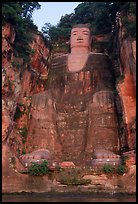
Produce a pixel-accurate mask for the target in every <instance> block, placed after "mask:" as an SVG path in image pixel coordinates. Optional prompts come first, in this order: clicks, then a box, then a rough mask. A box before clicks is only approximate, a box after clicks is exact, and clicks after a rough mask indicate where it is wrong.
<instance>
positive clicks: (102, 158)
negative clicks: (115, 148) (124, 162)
mask: <svg viewBox="0 0 138 204" xmlns="http://www.w3.org/2000/svg"><path fill="white" fill-rule="evenodd" d="M91 164H92V166H93V167H102V166H104V165H105V164H109V165H111V166H114V167H115V166H119V165H120V164H121V158H120V155H117V154H115V153H113V152H111V151H109V150H104V149H98V150H95V151H94V152H93V159H92V163H91Z"/></svg>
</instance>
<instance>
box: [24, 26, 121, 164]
mask: <svg viewBox="0 0 138 204" xmlns="http://www.w3.org/2000/svg"><path fill="white" fill-rule="evenodd" d="M91 41H92V37H91V31H90V28H89V25H88V24H77V25H75V26H74V27H73V28H72V30H71V40H70V45H71V46H70V47H71V52H70V53H69V54H65V55H62V56H59V57H56V58H53V59H52V61H51V67H50V71H49V76H48V81H47V89H46V90H45V91H44V92H41V93H38V94H35V95H34V96H33V98H32V106H31V112H30V115H31V117H30V124H29V133H28V138H27V142H26V150H27V151H28V153H31V152H33V151H36V150H38V149H48V150H49V151H50V152H51V154H52V155H53V158H55V159H56V160H58V161H65V160H70V161H73V162H74V163H76V164H86V163H87V162H89V163H90V164H91V165H93V166H96V165H97V166H98V165H103V164H105V163H109V164H114V165H118V164H119V163H120V158H119V155H118V151H119V136H118V124H117V116H116V107H115V102H114V79H113V70H112V67H111V62H110V60H109V57H108V55H107V54H104V53H93V52H91ZM24 158H25V155H24ZM28 159H29V157H28Z"/></svg>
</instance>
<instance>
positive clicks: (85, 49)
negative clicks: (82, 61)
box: [71, 47, 90, 55]
mask: <svg viewBox="0 0 138 204" xmlns="http://www.w3.org/2000/svg"><path fill="white" fill-rule="evenodd" d="M89 52H90V50H89V48H88V47H73V48H71V54H74V55H79V54H88V53H89Z"/></svg>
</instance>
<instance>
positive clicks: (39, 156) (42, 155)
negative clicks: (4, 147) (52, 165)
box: [19, 149, 52, 167]
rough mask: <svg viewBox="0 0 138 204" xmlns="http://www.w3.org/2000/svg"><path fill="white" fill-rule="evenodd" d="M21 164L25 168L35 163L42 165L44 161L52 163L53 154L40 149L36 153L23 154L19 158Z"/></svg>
mask: <svg viewBox="0 0 138 204" xmlns="http://www.w3.org/2000/svg"><path fill="white" fill-rule="evenodd" d="M19 160H20V162H21V163H22V164H23V166H25V167H28V166H30V165H31V164H32V163H33V162H35V163H39V164H41V163H42V162H43V161H44V160H46V161H48V162H51V161H52V158H51V154H50V152H49V150H47V149H39V150H36V151H34V152H31V153H28V154H23V155H21V156H20V157H19Z"/></svg>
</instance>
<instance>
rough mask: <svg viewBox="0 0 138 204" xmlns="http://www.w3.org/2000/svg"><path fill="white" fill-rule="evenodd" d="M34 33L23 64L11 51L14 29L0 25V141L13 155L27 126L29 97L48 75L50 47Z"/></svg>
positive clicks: (19, 145)
mask: <svg viewBox="0 0 138 204" xmlns="http://www.w3.org/2000/svg"><path fill="white" fill-rule="evenodd" d="M33 35H34V40H33V42H32V43H31V44H30V46H31V48H32V50H33V54H32V55H30V62H29V63H28V64H23V60H22V59H21V58H17V57H15V56H14V54H13V45H14V41H15V38H16V33H15V31H14V28H13V27H11V26H10V24H6V25H5V26H3V28H2V140H3V142H4V141H5V140H7V139H8V142H9V143H11V144H12V145H13V149H15V150H16V154H17V151H18V152H20V151H21V150H22V146H23V138H21V135H20V134H19V128H24V129H25V128H26V129H27V121H28V114H29V107H30V103H31V96H32V95H33V94H35V93H37V92H41V91H43V90H44V85H45V82H46V80H47V75H48V64H49V56H50V55H49V49H48V47H47V46H46V43H45V42H44V39H43V37H42V35H41V34H40V33H34V34H33ZM19 114H20V117H18V116H19ZM26 129H25V130H26ZM9 135H10V137H9ZM20 153H21V152H20Z"/></svg>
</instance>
